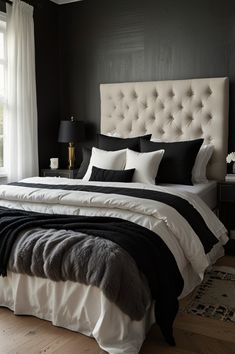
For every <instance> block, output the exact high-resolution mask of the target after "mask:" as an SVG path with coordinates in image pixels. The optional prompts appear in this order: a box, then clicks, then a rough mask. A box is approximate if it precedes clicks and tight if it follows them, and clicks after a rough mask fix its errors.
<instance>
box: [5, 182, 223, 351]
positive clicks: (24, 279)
mask: <svg viewBox="0 0 235 354" xmlns="http://www.w3.org/2000/svg"><path fill="white" fill-rule="evenodd" d="M23 182H26V183H27V182H28V183H44V184H88V183H89V184H91V185H104V184H105V185H106V186H107V184H108V185H109V186H114V187H124V188H142V189H152V190H160V191H167V192H168V193H170V194H175V195H178V196H182V197H183V198H185V199H187V200H188V202H190V203H191V204H192V205H193V206H194V207H195V208H196V209H197V210H198V212H200V214H201V215H202V217H203V218H204V220H205V222H206V224H207V225H208V227H209V228H210V229H211V231H212V232H213V233H214V235H215V236H216V237H217V239H218V240H219V243H218V244H217V245H216V246H214V248H213V249H212V251H211V252H210V253H209V254H207V255H206V254H205V252H204V249H203V246H202V244H201V242H200V240H199V238H198V236H197V235H196V234H195V232H194V230H193V229H192V228H191V226H190V225H189V224H188V223H187V222H186V221H185V219H184V218H183V217H182V216H181V215H180V214H179V213H178V212H177V211H175V209H173V208H172V207H170V206H167V205H165V204H163V203H160V202H155V201H152V200H146V199H141V198H135V197H127V196H123V195H118V194H102V193H94V192H80V191H65V190H60V189H56V190H50V189H38V188H36V187H34V188H31V187H19V186H9V185H8V186H0V206H5V207H9V208H17V209H23V210H30V211H37V212H44V213H56V214H72V215H99V216H112V217H120V218H123V219H127V220H129V221H132V222H134V223H137V224H139V225H142V226H144V227H146V228H148V229H150V230H152V231H154V232H155V233H156V237H161V238H162V239H163V240H164V242H165V243H166V244H167V246H168V247H169V249H170V250H171V252H172V253H173V255H174V257H175V259H176V262H177V265H178V267H179V270H180V272H181V274H182V277H183V278H184V290H183V293H182V296H184V295H186V294H187V293H188V292H190V291H191V290H192V289H193V288H194V287H195V285H197V284H198V282H199V281H200V279H202V278H203V274H204V272H205V270H206V268H207V267H208V266H209V265H210V264H211V263H212V262H214V261H215V260H216V259H217V258H218V257H219V256H221V255H222V254H223V251H222V247H221V245H222V244H224V243H225V242H226V241H227V236H226V229H225V228H224V226H223V225H222V224H221V222H220V221H219V220H218V219H217V217H216V216H215V214H214V213H213V212H212V211H211V210H210V209H209V208H208V207H207V205H206V204H205V203H204V202H203V201H202V200H201V199H200V198H199V197H197V196H196V195H195V194H190V193H183V192H179V191H176V190H172V188H170V189H167V187H159V186H154V185H145V184H139V183H128V184H126V183H107V182H83V181H81V180H70V179H64V178H54V177H47V178H45V177H43V178H40V177H35V178H29V179H26V180H24V181H23ZM157 235H158V236H157ZM16 284H18V285H17V292H16V289H15V287H16ZM49 288H50V289H52V292H51V291H49V292H48V289H49ZM38 289H40V291H39V290H38ZM42 289H44V290H42ZM32 291H33V293H34V297H33V298H34V300H32V296H31V295H32ZM75 294H79V296H77V297H76V301H74V296H75ZM22 296H23V297H24V298H25V299H27V301H25V305H23V306H22ZM40 299H43V306H42V307H43V309H42V308H41V306H39V305H38V304H39V303H40V301H41V300H40ZM68 299H69V300H68ZM55 301H56V303H57V307H56V308H57V311H58V314H59V316H57V315H56V314H55V309H54V311H53V307H54V305H53V306H52V303H53V302H55ZM18 304H20V307H19V309H18V307H17V306H18ZM0 305H3V306H8V307H9V308H11V309H14V310H15V313H26V314H33V315H36V316H38V317H40V318H45V319H48V320H51V321H52V322H53V323H54V324H57V325H60V326H63V327H67V328H70V329H73V330H77V331H80V332H82V333H84V334H87V335H91V336H94V337H95V338H96V340H97V342H98V343H99V345H100V347H101V348H103V349H104V350H106V351H108V352H109V353H111V354H118V353H125V354H136V353H138V351H139V349H140V346H141V344H142V342H143V340H144V337H145V332H146V331H147V330H148V329H149V327H150V326H151V324H152V323H153V321H154V319H153V313H152V307H151V305H150V309H149V312H148V313H146V317H145V318H144V319H143V320H142V321H138V322H136V321H130V320H129V319H128V317H127V316H126V315H124V314H123V313H122V312H121V311H120V310H119V309H118V308H117V307H116V306H115V305H114V304H111V303H110V302H109V301H108V300H107V299H106V298H105V297H104V296H103V294H102V293H101V292H100V291H99V289H94V288H92V287H88V286H84V285H82V284H76V283H71V282H65V283H61V282H59V283H54V282H52V281H50V280H47V279H39V278H35V277H28V276H25V275H19V274H13V273H9V274H8V277H7V278H0ZM65 307H67V311H65V310H64V308H65ZM70 307H71V309H70ZM35 309H36V310H35ZM69 309H70V310H69ZM91 309H93V310H92V311H91ZM71 312H72V313H73V315H71ZM58 317H59V318H58Z"/></svg>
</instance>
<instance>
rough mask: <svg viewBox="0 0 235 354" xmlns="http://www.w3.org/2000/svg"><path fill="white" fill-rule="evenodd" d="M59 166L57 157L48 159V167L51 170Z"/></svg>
mask: <svg viewBox="0 0 235 354" xmlns="http://www.w3.org/2000/svg"><path fill="white" fill-rule="evenodd" d="M58 167H59V159H58V157H52V158H51V159H50V168H51V169H52V170H56V169H57V168H58Z"/></svg>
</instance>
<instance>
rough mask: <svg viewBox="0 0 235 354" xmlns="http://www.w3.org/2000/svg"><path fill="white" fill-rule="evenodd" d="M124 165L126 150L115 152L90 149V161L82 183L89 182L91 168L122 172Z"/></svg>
mask: <svg viewBox="0 0 235 354" xmlns="http://www.w3.org/2000/svg"><path fill="white" fill-rule="evenodd" d="M125 163H126V149H122V150H117V151H106V150H101V149H97V148H95V147H93V148H92V151H91V159H90V163H89V166H88V168H87V171H86V174H85V176H84V177H83V180H84V181H89V179H90V177H91V171H92V166H95V167H99V168H104V169H108V170H124V167H125Z"/></svg>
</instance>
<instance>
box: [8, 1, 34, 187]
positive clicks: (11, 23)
mask: <svg viewBox="0 0 235 354" xmlns="http://www.w3.org/2000/svg"><path fill="white" fill-rule="evenodd" d="M7 54H8V56H7V62H8V68H7V69H8V70H7V71H8V80H7V98H8V105H7V106H8V107H7V108H8V112H7V119H6V120H7V122H6V123H7V124H6V130H7V131H6V152H7V154H6V156H7V159H6V160H7V161H6V163H7V172H8V179H9V181H17V180H20V179H22V178H26V177H31V176H37V175H38V136H37V134H38V133H37V101H36V78H35V45H34V22H33V7H32V6H30V5H28V4H26V3H25V2H23V1H20V0H14V1H13V5H12V6H10V5H7Z"/></svg>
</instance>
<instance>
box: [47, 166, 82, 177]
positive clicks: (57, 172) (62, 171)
mask: <svg viewBox="0 0 235 354" xmlns="http://www.w3.org/2000/svg"><path fill="white" fill-rule="evenodd" d="M77 172H78V169H74V170H69V169H66V168H57V169H51V168H43V169H41V176H42V177H64V178H76V176H77Z"/></svg>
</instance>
